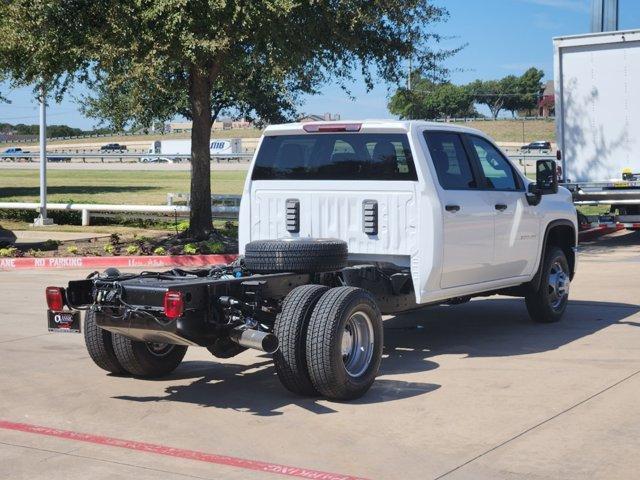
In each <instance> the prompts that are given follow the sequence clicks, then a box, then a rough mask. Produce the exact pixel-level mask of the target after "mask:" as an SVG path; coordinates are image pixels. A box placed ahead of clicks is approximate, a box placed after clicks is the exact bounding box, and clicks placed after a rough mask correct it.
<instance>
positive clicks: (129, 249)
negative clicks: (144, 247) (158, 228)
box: [125, 245, 140, 255]
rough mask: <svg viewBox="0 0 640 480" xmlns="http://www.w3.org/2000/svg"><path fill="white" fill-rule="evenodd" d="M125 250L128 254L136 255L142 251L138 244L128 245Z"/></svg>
mask: <svg viewBox="0 0 640 480" xmlns="http://www.w3.org/2000/svg"><path fill="white" fill-rule="evenodd" d="M125 251H126V252H127V255H135V254H136V253H138V252H140V247H138V245H127V248H126V249H125Z"/></svg>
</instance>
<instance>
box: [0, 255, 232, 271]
mask: <svg viewBox="0 0 640 480" xmlns="http://www.w3.org/2000/svg"><path fill="white" fill-rule="evenodd" d="M236 258H237V255H235V254H233V255H232V254H229V255H175V256H172V255H149V256H123V257H45V258H0V270H48V269H52V268H102V267H125V268H127V267H129V268H131V267H201V266H205V265H217V264H221V263H229V262H232V261H233V260H235V259H236Z"/></svg>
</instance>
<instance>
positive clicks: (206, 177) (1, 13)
mask: <svg viewBox="0 0 640 480" xmlns="http://www.w3.org/2000/svg"><path fill="white" fill-rule="evenodd" d="M446 14H447V12H446V10H445V9H443V8H441V7H436V6H433V5H431V4H430V2H428V1H427V0H395V1H387V0H373V1H365V0H357V1H356V0H354V1H349V2H335V1H331V0H317V1H310V0H302V1H299V2H294V1H291V0H263V1H257V0H256V1H247V0H244V1H243V0H228V1H214V0H163V1H149V0H101V1H99V2H98V1H93V0H49V1H47V2H33V1H32V0H13V1H11V2H0V18H2V19H3V21H2V22H0V34H1V35H2V38H3V41H2V42H0V71H3V72H8V73H9V74H10V76H11V78H12V81H13V83H14V84H16V85H29V84H35V85H36V87H40V86H44V87H46V89H47V90H48V91H53V92H54V95H55V97H56V98H60V97H61V96H62V95H63V94H64V92H65V91H66V89H67V88H68V87H69V86H70V85H72V84H73V83H74V82H78V81H80V82H86V83H88V84H90V85H94V86H96V88H97V89H102V92H101V93H106V94H107V96H106V98H107V99H110V100H112V101H114V102H122V103H114V104H113V105H112V107H113V108H114V110H115V111H116V113H117V115H115V116H114V118H118V121H125V120H129V121H136V122H138V123H149V122H150V121H153V120H157V119H161V118H167V117H169V116H171V115H175V114H180V113H181V114H183V115H184V116H186V117H188V118H190V119H191V120H192V121H193V129H192V135H191V140H192V143H191V148H192V174H191V202H192V203H191V214H190V232H191V234H192V235H193V236H195V237H205V236H207V235H208V233H209V231H210V230H211V208H210V191H211V184H210V158H209V140H210V137H211V123H212V119H213V118H214V116H215V113H216V112H215V105H219V104H218V103H216V100H215V99H216V98H218V99H219V98H229V96H230V95H232V94H233V92H235V90H234V87H235V85H234V83H233V82H234V79H235V80H237V79H239V78H240V79H251V80H252V81H254V82H255V81H259V79H260V74H261V73H264V74H266V78H267V79H269V82H270V84H271V85H272V86H273V85H275V86H276V87H277V88H275V89H273V88H267V89H266V90H263V93H265V95H264V96H263V97H262V99H260V100H259V102H260V103H259V104H256V103H255V101H256V99H255V98H251V96H250V95H246V91H245V92H240V94H239V96H238V98H237V99H232V100H231V103H234V107H238V104H239V105H240V110H242V109H251V110H253V111H255V112H256V113H258V114H259V113H260V110H261V109H263V108H264V109H266V110H267V111H271V112H273V111H274V107H273V103H271V102H272V100H273V97H272V96H271V97H270V95H273V94H274V93H276V92H277V93H278V95H277V96H276V99H277V100H279V101H282V100H283V99H284V102H285V104H284V105H285V106H284V110H285V111H286V109H287V105H288V103H287V101H288V100H287V99H288V98H289V97H287V94H288V93H289V92H290V91H289V89H290V88H294V89H297V90H294V91H297V92H315V91H316V90H317V87H318V86H319V85H320V84H322V83H323V82H324V81H326V80H327V79H328V78H330V77H334V78H337V79H339V80H340V81H341V82H342V84H343V85H344V84H345V83H346V82H345V81H346V80H347V79H350V78H352V72H353V71H354V69H356V68H358V69H359V70H360V71H361V72H362V75H363V78H364V82H365V84H366V86H367V87H368V88H372V86H373V84H374V81H377V80H378V79H381V80H383V81H392V82H393V81H396V82H397V81H399V77H400V75H401V74H400V72H402V68H401V67H402V61H403V59H406V58H407V57H408V56H409V55H410V54H411V55H412V58H413V59H414V61H415V64H416V65H417V66H418V67H420V68H424V69H434V68H435V67H436V66H437V65H438V64H439V63H440V60H442V59H443V58H445V57H446V56H447V54H448V52H446V51H434V50H433V44H434V43H437V42H438V41H439V40H440V37H439V36H438V35H437V34H434V33H431V32H429V31H428V30H427V27H428V26H429V25H430V24H432V23H434V22H437V21H440V20H442V19H443V18H444V17H445V16H446ZM249 83H250V82H249ZM249 83H244V82H243V83H242V84H243V85H248V84H249ZM247 88H248V87H247ZM114 93H116V94H117V93H124V96H123V95H114ZM101 97H103V99H104V96H102V95H98V97H97V98H101ZM265 97H266V98H265ZM269 97H270V98H269ZM291 98H295V95H294V96H293V97H291ZM236 102H237V103H238V104H236ZM265 102H266V103H265ZM276 103H277V102H276ZM222 105H225V102H222ZM265 105H266V106H265ZM93 107H94V108H96V110H95V111H96V112H97V111H99V110H100V109H101V108H102V107H100V106H99V105H95V104H94V105H93ZM112 107H110V106H109V105H108V104H107V105H106V108H107V109H110V108H112ZM275 110H278V108H277V107H276V108H275ZM280 110H281V111H282V110H283V109H280ZM103 111H104V110H103Z"/></svg>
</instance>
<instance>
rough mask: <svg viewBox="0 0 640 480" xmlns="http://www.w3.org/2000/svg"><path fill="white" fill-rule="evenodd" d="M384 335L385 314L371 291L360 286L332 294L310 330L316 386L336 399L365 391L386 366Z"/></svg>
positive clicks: (326, 296)
mask: <svg viewBox="0 0 640 480" xmlns="http://www.w3.org/2000/svg"><path fill="white" fill-rule="evenodd" d="M382 337H383V330H382V316H381V314H380V310H379V309H378V306H377V305H376V301H375V299H374V298H373V296H372V295H371V294H370V293H369V292H367V291H366V290H363V289H361V288H355V287H337V288H332V289H331V290H329V291H328V292H326V293H325V294H324V295H323V296H322V297H321V298H320V300H319V301H318V303H317V305H316V306H315V308H314V309H313V313H312V314H311V319H310V320H309V327H308V329H307V352H306V353H307V365H308V368H309V376H310V378H311V381H312V383H313V385H314V387H315V388H316V390H318V392H320V393H322V394H323V395H324V396H326V397H328V398H331V399H335V400H351V399H354V398H358V397H361V396H362V395H364V394H365V393H366V392H367V390H369V388H370V387H371V385H372V384H373V382H374V380H375V378H376V375H377V374H378V369H379V368H380V361H381V359H382V340H383V339H382Z"/></svg>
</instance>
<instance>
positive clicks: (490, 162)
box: [468, 135, 520, 190]
mask: <svg viewBox="0 0 640 480" xmlns="http://www.w3.org/2000/svg"><path fill="white" fill-rule="evenodd" d="M468 137H469V141H470V142H471V145H472V146H473V148H474V150H475V152H476V155H477V156H478V161H479V162H480V167H481V168H482V172H483V173H484V176H485V178H486V180H487V183H488V185H487V187H489V188H492V189H495V190H519V189H520V182H518V179H517V177H516V174H515V172H514V171H513V167H512V166H511V164H510V163H509V161H508V160H507V159H506V158H504V156H503V155H502V153H500V151H499V150H498V149H497V148H496V147H495V146H493V145H492V144H491V143H490V142H488V141H487V140H485V139H484V138H481V137H476V136H475V135H469V136H468Z"/></svg>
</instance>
